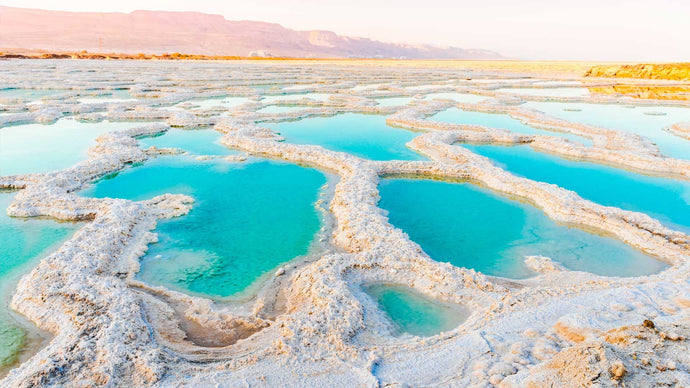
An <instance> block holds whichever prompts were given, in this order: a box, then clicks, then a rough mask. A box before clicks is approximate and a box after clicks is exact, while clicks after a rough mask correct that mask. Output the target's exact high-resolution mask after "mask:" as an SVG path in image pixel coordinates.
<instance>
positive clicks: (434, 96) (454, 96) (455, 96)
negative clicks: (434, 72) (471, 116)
mask: <svg viewBox="0 0 690 388" xmlns="http://www.w3.org/2000/svg"><path fill="white" fill-rule="evenodd" d="M490 98H491V97H486V96H479V95H476V94H469V93H455V92H450V93H431V94H427V95H426V96H425V97H424V99H425V100H455V101H457V102H464V103H468V104H476V103H478V102H479V101H484V100H487V99H490Z"/></svg>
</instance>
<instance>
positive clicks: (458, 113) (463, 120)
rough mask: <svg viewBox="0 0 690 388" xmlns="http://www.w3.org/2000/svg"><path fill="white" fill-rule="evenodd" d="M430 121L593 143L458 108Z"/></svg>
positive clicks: (499, 115)
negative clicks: (479, 126) (480, 126)
mask: <svg viewBox="0 0 690 388" xmlns="http://www.w3.org/2000/svg"><path fill="white" fill-rule="evenodd" d="M429 119H430V120H433V121H440V122H444V123H452V124H471V125H483V126H486V127H492V128H499V129H507V130H509V131H511V132H515V133H519V134H524V135H547V136H554V137H562V138H565V139H568V140H572V141H574V142H578V143H581V144H585V145H591V144H592V141H591V140H590V139H586V138H583V137H580V136H576V135H572V134H569V133H561V132H553V131H546V130H543V129H537V128H532V127H530V126H529V125H525V124H523V123H522V122H520V121H519V120H515V119H514V118H512V117H510V116H508V115H506V114H497V113H484V112H473V111H465V110H461V109H458V108H450V109H447V110H444V111H442V112H439V113H437V114H435V115H433V116H431V117H430V118H429Z"/></svg>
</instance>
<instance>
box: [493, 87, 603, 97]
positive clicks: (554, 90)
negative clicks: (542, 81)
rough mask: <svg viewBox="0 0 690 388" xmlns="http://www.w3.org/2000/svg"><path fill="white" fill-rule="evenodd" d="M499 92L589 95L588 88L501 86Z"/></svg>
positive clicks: (565, 95)
mask: <svg viewBox="0 0 690 388" xmlns="http://www.w3.org/2000/svg"><path fill="white" fill-rule="evenodd" d="M496 91H497V92H501V93H509V94H519V95H526V96H544V97H583V96H587V95H589V90H588V89H587V88H533V89H528V88H501V89H496Z"/></svg>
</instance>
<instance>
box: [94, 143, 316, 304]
mask: <svg viewBox="0 0 690 388" xmlns="http://www.w3.org/2000/svg"><path fill="white" fill-rule="evenodd" d="M325 182H326V177H325V176H324V175H323V174H322V173H320V172H318V171H317V170H314V169H310V168H304V167H300V166H297V165H293V164H288V163H282V162H276V161H268V160H263V159H256V160H254V161H252V162H246V163H232V162H226V161H223V160H210V161H197V160H195V159H193V158H189V157H184V156H182V157H180V156H177V157H161V158H158V159H155V160H151V161H149V162H147V163H145V164H144V165H142V166H138V167H135V168H131V169H127V170H125V171H123V172H122V173H120V174H118V175H116V176H114V177H110V178H109V179H103V180H100V181H98V182H97V183H95V184H94V185H93V187H91V188H89V189H87V190H85V191H84V192H83V194H82V195H85V196H95V197H117V198H127V199H133V200H142V199H147V198H151V197H154V196H156V195H161V194H164V193H175V194H178V193H179V194H187V195H191V196H192V197H194V198H195V200H196V202H195V203H194V207H193V209H192V210H191V212H190V213H189V214H188V215H186V216H183V217H179V218H175V219H172V220H167V221H161V222H159V225H158V228H157V229H156V232H157V233H158V236H159V240H160V241H159V242H158V243H156V244H152V245H151V246H150V248H149V251H148V252H147V254H146V255H145V256H144V257H143V258H142V266H141V271H140V273H139V274H138V277H139V278H140V279H141V280H144V281H147V282H150V283H152V284H158V285H164V286H166V287H169V288H171V289H175V290H180V291H185V292H191V293H193V294H199V295H204V296H209V297H213V298H223V297H228V296H232V295H235V294H238V293H241V292H242V291H244V290H245V289H247V287H249V286H250V285H251V284H252V283H254V282H255V281H256V280H257V279H258V278H260V277H261V276H262V275H264V274H266V273H269V272H271V271H273V270H275V269H276V267H277V266H279V265H280V264H282V263H284V262H286V261H289V260H291V259H293V258H295V257H298V256H301V255H305V254H307V252H308V251H309V248H310V245H311V244H312V242H313V241H314V237H315V234H316V233H317V231H318V230H319V227H320V221H319V215H318V213H317V210H316V209H315V206H314V204H315V202H316V201H317V199H318V196H319V189H320V187H321V186H323V185H324V183H325Z"/></svg>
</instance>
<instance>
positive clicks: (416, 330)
mask: <svg viewBox="0 0 690 388" xmlns="http://www.w3.org/2000/svg"><path fill="white" fill-rule="evenodd" d="M364 291H365V292H366V293H367V294H369V295H370V296H371V297H372V298H373V299H374V300H375V301H376V303H377V304H378V306H379V308H380V309H381V310H383V311H384V312H385V313H386V316H387V317H388V318H389V319H390V321H391V322H392V323H393V325H394V327H395V329H396V330H395V332H396V334H402V333H408V334H412V335H416V336H432V335H435V334H438V333H440V332H444V331H448V330H453V329H455V328H456V327H457V326H458V325H460V324H461V323H462V322H463V321H465V320H466V319H467V317H468V316H469V310H468V309H467V308H465V307H463V306H459V305H453V304H451V303H444V302H440V301H437V300H434V299H430V298H428V297H426V296H424V295H422V294H420V293H418V292H416V291H414V290H412V289H410V288H409V287H403V286H396V285H387V284H374V285H370V286H367V287H365V288H364Z"/></svg>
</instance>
